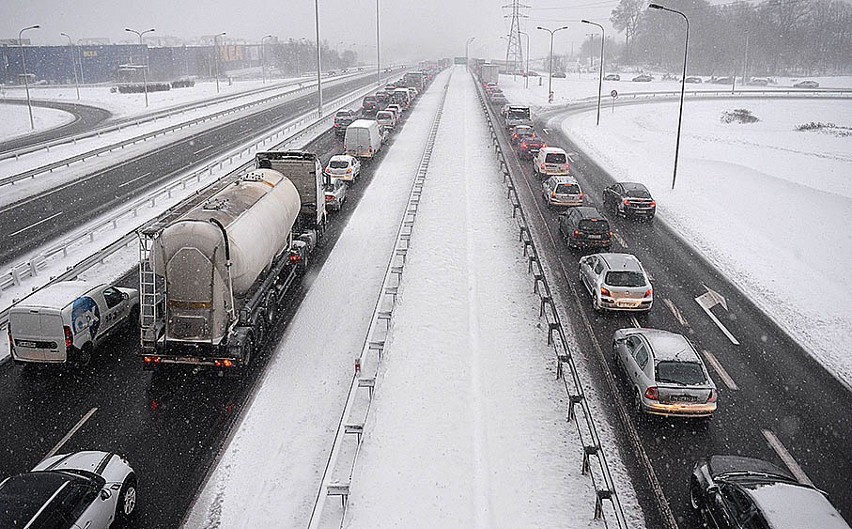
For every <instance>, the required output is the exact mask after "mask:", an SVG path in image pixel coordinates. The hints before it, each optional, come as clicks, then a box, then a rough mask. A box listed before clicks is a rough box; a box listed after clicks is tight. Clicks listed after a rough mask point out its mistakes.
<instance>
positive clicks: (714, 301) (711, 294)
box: [695, 285, 740, 345]
mask: <svg viewBox="0 0 852 529" xmlns="http://www.w3.org/2000/svg"><path fill="white" fill-rule="evenodd" d="M704 288H706V289H707V292H705V293H703V294H701V295H700V296H698V297H697V298H695V302H696V303H698V304H699V305H700V306H701V308H702V309H704V312H706V313H707V315H708V316H710V319H711V320H713V323H715V324H716V326H717V327H719V329H721V330H722V332H723V333H725V336H727V337H728V339H729V340H731V343H732V344H734V345H739V344H740V342H738V341H737V339H736V338H734V335H733V334H731V331H729V330H728V328H727V327H725V326H724V325H723V324H722V322H721V321H719V318H717V317H716V315H715V314H713V313H712V312H710V309H711V308H713V307H715V306H716V305H722V307H723V308H724V309H725V310H728V302H727V301H726V300H725V298H724V297H723V296H722V294H719V293H718V292H716V291H715V290H712V289H711V288H710V287H708V286H707V285H704Z"/></svg>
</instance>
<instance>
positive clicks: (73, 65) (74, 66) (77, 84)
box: [60, 33, 80, 101]
mask: <svg viewBox="0 0 852 529" xmlns="http://www.w3.org/2000/svg"><path fill="white" fill-rule="evenodd" d="M60 35H62V36H63V37H68V45H69V46H71V69H72V70H74V88H75V89H76V90H77V101H79V100H80V82H79V81H78V80H77V60H76V59H75V58H74V42H73V41H72V40H71V35H69V34H68V33H60Z"/></svg>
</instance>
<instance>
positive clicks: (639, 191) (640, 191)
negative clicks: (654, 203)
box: [624, 186, 651, 198]
mask: <svg viewBox="0 0 852 529" xmlns="http://www.w3.org/2000/svg"><path fill="white" fill-rule="evenodd" d="M624 191H625V193H626V194H627V196H629V197H635V198H651V193H649V192H648V190H647V189H645V186H625V188H624Z"/></svg>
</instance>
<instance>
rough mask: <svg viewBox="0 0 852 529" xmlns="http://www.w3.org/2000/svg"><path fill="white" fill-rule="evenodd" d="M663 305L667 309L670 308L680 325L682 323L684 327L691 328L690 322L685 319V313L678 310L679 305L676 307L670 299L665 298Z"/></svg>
mask: <svg viewBox="0 0 852 529" xmlns="http://www.w3.org/2000/svg"><path fill="white" fill-rule="evenodd" d="M663 303H665V304H666V307H668V308H669V310H670V311H671V313H672V315H673V316H674V317H675V319H676V320H677V321H678V323H680V324H681V325H683V326H684V327H689V322H688V321H686V318H685V317H684V315H683V313H682V312H681V311H680V309H679V308H677V305H675V304H674V302H673V301H672V300H670V299H668V298H663Z"/></svg>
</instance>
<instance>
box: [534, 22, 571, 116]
mask: <svg viewBox="0 0 852 529" xmlns="http://www.w3.org/2000/svg"><path fill="white" fill-rule="evenodd" d="M536 29H540V30H542V31H547V32H548V33H550V59H549V60H548V61H547V62H548V70H549V71H548V74H547V102H548V103H552V102H553V35H554V34H556V32H557V31H562V30H563V29H568V26H562V27H561V28H556V29H548V28H545V27H542V26H536Z"/></svg>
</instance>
